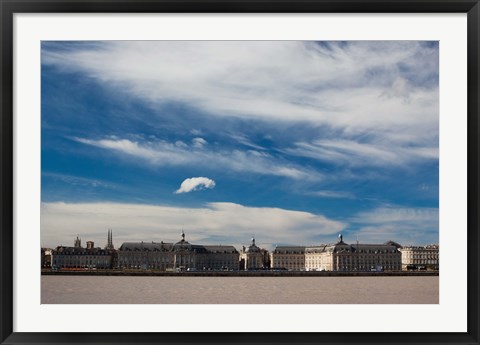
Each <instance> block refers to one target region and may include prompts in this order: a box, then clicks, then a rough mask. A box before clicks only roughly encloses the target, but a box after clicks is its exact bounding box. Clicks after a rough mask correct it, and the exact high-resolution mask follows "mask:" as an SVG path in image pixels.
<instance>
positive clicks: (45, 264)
mask: <svg viewBox="0 0 480 345" xmlns="http://www.w3.org/2000/svg"><path fill="white" fill-rule="evenodd" d="M40 265H41V267H42V268H50V267H52V249H50V248H41V249H40Z"/></svg>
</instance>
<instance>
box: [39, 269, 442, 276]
mask: <svg viewBox="0 0 480 345" xmlns="http://www.w3.org/2000/svg"><path fill="white" fill-rule="evenodd" d="M42 275H56V276H59V275H68V276H139V277H142V276H148V277H152V276H159V277H182V276H186V277H395V276H399V277H405V276H408V277H412V276H422V277H425V276H438V271H415V272H413V271H402V272H336V271H309V272H307V271H267V270H265V271H195V272H164V271H148V270H135V271H133V270H131V271H124V270H83V271H82V270H78V271H67V270H59V271H52V270H42Z"/></svg>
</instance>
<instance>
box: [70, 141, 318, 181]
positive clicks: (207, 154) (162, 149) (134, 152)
mask: <svg viewBox="0 0 480 345" xmlns="http://www.w3.org/2000/svg"><path fill="white" fill-rule="evenodd" d="M74 140H75V141H77V142H80V143H83V144H86V145H91V146H96V147H100V148H103V149H107V150H111V151H115V152H117V153H120V154H122V155H126V156H130V157H135V158H137V159H142V160H144V161H146V162H148V163H149V164H151V165H155V166H172V165H174V166H177V165H188V164H191V165H198V166H206V167H209V166H210V167H212V166H215V167H222V168H223V169H228V170H233V171H237V172H250V173H255V174H263V175H273V176H282V177H289V178H292V179H296V180H300V179H310V180H319V179H321V175H320V174H319V173H318V172H315V171H311V170H308V169H306V168H304V167H301V166H298V165H295V164H289V163H288V162H285V161H283V160H281V159H279V158H276V157H274V156H271V155H269V154H266V153H264V152H258V151H254V150H248V151H240V150H227V149H218V148H217V149H213V148H212V149H211V150H200V149H198V147H195V145H192V146H188V145H187V144H186V143H183V142H179V141H177V142H175V143H173V144H172V143H168V142H166V141H150V142H142V143H139V142H136V141H131V140H129V139H100V140H92V139H84V138H74Z"/></svg>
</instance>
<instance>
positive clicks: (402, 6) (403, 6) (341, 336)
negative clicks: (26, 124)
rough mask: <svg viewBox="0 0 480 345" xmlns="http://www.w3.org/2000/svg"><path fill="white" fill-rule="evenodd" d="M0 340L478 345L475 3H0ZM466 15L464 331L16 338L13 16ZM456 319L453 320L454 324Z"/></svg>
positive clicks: (479, 7) (478, 27)
mask: <svg viewBox="0 0 480 345" xmlns="http://www.w3.org/2000/svg"><path fill="white" fill-rule="evenodd" d="M0 10H1V42H0V49H1V52H0V58H1V71H0V73H1V86H0V87H1V92H0V97H1V98H0V99H1V132H0V133H1V134H0V135H1V150H0V162H1V169H0V194H1V201H0V215H1V228H0V246H1V249H0V255H1V267H0V270H1V271H0V279H1V280H0V288H1V290H0V318H1V320H0V340H1V343H2V344H50V343H52V344H60V343H61V344H68V343H74V344H107V343H109V344H115V343H118V344H190V343H191V344H197V343H209V344H211V343H235V344H267V343H271V344H272V343H291V344H316V343H318V344H372V343H382V344H383V343H385V344H388V343H395V344H479V298H478V291H479V279H480V274H479V273H480V272H479V248H480V242H479V236H478V232H479V219H480V212H479V203H478V198H479V187H480V184H479V180H480V174H479V139H478V137H479V135H480V130H479V129H480V127H479V121H478V119H479V115H480V114H479V101H478V99H479V96H480V94H479V90H480V89H479V83H480V78H479V77H480V75H479V74H480V72H479V32H480V24H479V16H480V4H479V1H478V0H396V1H387V0H368V1H362V0H230V1H228V0H197V1H194V0H143V1H135V0H123V1H110V0H76V1H66V0H30V1H28V0H27V1H21V0H19V1H12V0H0ZM148 12H150V13H154V12H158V13H453V12H454V13H467V15H468V17H467V18H468V19H467V20H468V24H467V26H468V37H467V41H468V66H467V68H468V152H467V154H468V163H467V164H468V181H467V182H468V234H467V236H468V253H467V255H468V278H467V279H468V281H467V288H468V296H467V298H468V315H467V327H468V330H467V332H466V333H384V332H382V333H315V332H311V333H248V332H246V333H219V332H218V333H183V334H181V335H180V334H179V333H18V332H13V315H14V312H15V311H14V310H13V293H14V291H13V273H14V272H13V235H14V234H13V229H14V224H13V211H14V210H13V198H14V194H13V181H14V178H15V174H14V170H13V158H14V156H13V150H14V147H13V123H14V118H13V63H14V61H13V39H14V37H13V35H14V29H13V16H14V14H15V13H148ZM453 317H455V315H452V318H453Z"/></svg>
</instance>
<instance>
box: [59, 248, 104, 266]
mask: <svg viewBox="0 0 480 345" xmlns="http://www.w3.org/2000/svg"><path fill="white" fill-rule="evenodd" d="M112 257H113V253H112V252H111V251H108V250H105V249H101V248H90V249H87V248H82V247H64V246H59V247H57V248H55V249H54V250H52V268H57V269H62V268H71V269H80V268H83V269H109V268H112Z"/></svg>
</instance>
